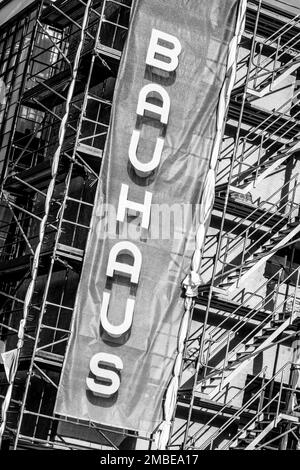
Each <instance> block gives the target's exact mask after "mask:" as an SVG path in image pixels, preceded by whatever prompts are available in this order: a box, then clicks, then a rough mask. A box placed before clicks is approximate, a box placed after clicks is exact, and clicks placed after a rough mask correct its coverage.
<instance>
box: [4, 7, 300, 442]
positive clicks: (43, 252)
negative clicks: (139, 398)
mask: <svg viewBox="0 0 300 470" xmlns="http://www.w3.org/2000/svg"><path fill="white" fill-rule="evenodd" d="M131 3H132V2H131V0H72V1H70V0H56V1H55V2H52V1H48V0H45V1H38V2H34V3H33V4H32V6H31V7H30V9H29V10H28V11H27V14H26V17H25V16H24V17H22V19H21V20H20V19H19V20H18V21H17V22H15V23H14V25H13V26H10V27H9V28H6V29H5V28H3V31H4V32H3V33H2V35H1V36H0V57H1V59H0V66H1V69H0V78H1V79H3V81H4V83H6V84H8V85H9V86H8V88H7V94H6V102H5V104H4V105H3V106H2V107H1V108H0V126H1V139H2V142H1V147H0V148H1V150H0V162H1V167H2V178H1V202H0V213H1V226H0V297H1V304H2V305H1V317H0V341H1V342H0V346H1V348H2V350H3V351H11V350H16V351H17V352H16V357H15V361H16V362H15V368H14V369H15V373H14V376H13V377H12V380H11V382H10V383H9V384H8V382H7V379H6V375H5V371H4V368H3V365H1V366H2V367H1V369H0V377H1V380H0V396H1V399H2V400H5V397H7V393H8V389H9V387H11V396H10V399H9V403H8V405H9V406H8V407H7V410H6V413H5V416H2V421H3V420H4V424H5V432H4V438H3V442H2V445H3V447H5V446H6V447H10V448H14V449H22V448H37V449H38V448H45V449H59V448H61V449H81V448H112V449H122V448H123V449H124V448H125V449H128V448H132V447H134V446H135V445H136V437H137V436H135V435H134V434H133V433H132V432H130V431H128V430H117V429H107V428H105V427H104V426H101V425H99V424H97V423H93V422H89V423H87V422H79V421H76V422H75V421H74V420H70V419H68V418H65V417H61V416H57V415H55V414H54V405H55V399H56V392H57V388H58V383H59V378H60V373H61V370H62V365H63V361H64V355H65V351H66V346H67V343H68V339H69V336H70V323H71V319H72V312H73V308H74V302H75V297H76V289H77V286H78V282H79V277H80V272H81V268H82V263H83V259H84V253H85V244H86V240H87V236H88V232H89V228H90V221H91V214H92V209H93V202H94V197H95V192H96V186H97V180H98V175H99V171H100V167H101V159H102V155H103V151H104V146H105V140H106V136H107V133H108V129H109V122H110V112H111V106H112V100H113V91H114V85H115V80H116V76H117V73H118V65H119V61H120V58H121V53H122V48H123V46H124V42H125V39H126V33H127V30H128V24H129V20H130V11H131ZM275 3H276V2H275ZM299 13H300V12H299ZM0 31H1V30H0ZM0 34H1V33H0ZM12 44H15V47H10V45H12ZM299 68H300V14H299V15H297V16H295V15H294V14H292V13H287V12H283V11H282V10H280V9H278V8H277V7H275V6H274V2H269V1H267V0H264V1H262V0H249V1H248V5H247V16H246V27H245V31H244V33H243V37H242V41H241V44H240V60H239V63H238V69H237V79H236V84H235V86H234V89H233V92H232V96H231V102H230V106H229V110H228V115H227V120H226V126H225V131H224V139H223V146H222V149H221V152H220V158H219V164H218V175H217V187H216V194H215V202H214V211H213V215H212V221H211V229H212V231H211V233H209V234H208V236H207V238H206V245H205V248H204V256H203V260H202V265H201V275H202V276H203V278H204V279H205V282H204V284H203V285H202V286H201V287H200V288H199V294H198V297H197V299H196V305H195V308H194V312H193V317H192V318H191V320H190V328H189V335H188V338H187V340H186V344H185V351H184V362H183V366H182V371H181V387H180V389H179V393H178V400H177V406H176V411H175V414H174V419H173V432H172V435H171V437H170V440H169V445H168V448H169V449H189V450H191V449H199V450H202V449H215V448H224V449H233V448H238V449H253V448H255V449H279V448H296V447H297V446H298V442H299V439H300V434H299V416H300V415H299V414H298V413H299V412H298V409H299V405H298V404H297V399H298V396H299V393H300V388H299V386H298V380H297V374H298V372H297V371H298V367H299V366H298V365H297V363H298V362H297V361H298V360H299V357H298V355H299V354H300V351H298V350H299V329H298V323H299V322H298V317H299V313H300V297H299V289H298V285H299V280H300V261H299V259H297V253H298V251H297V242H298V241H299V239H300V235H299V232H300V224H299V216H300V214H299V204H300V200H299V195H300V193H299V185H300V181H299V177H298V174H297V155H298V154H297V152H298V151H299V149H300V137H299V136H300V117H299V115H300V106H299V102H300V88H299V86H298V85H299V80H298V73H299ZM286 80H288V81H289V80H290V81H291V85H290V88H292V92H291V93H290V94H289V95H288V96H286V97H284V99H281V98H280V100H281V101H280V103H279V104H278V105H276V107H275V109H270V107H269V104H268V103H269V101H270V100H273V102H277V97H278V93H279V91H280V90H281V89H284V87H285V86H286ZM284 96H285V95H284ZM274 97H275V98H274ZM265 103H267V104H265ZM275 173H278V174H279V173H280V174H283V175H284V177H283V180H282V184H281V185H280V187H279V188H274V190H272V191H271V192H270V191H269V192H267V196H265V195H264V193H263V192H262V193H261V194H259V197H257V199H255V200H254V197H256V196H253V194H254V195H255V194H256V193H257V191H256V188H258V187H259V185H260V184H261V183H262V184H263V182H264V181H268V178H269V177H270V176H272V175H274V174H275ZM212 253H213V254H212ZM276 263H277V264H276ZM262 266H266V270H265V273H264V280H263V281H262V282H260V283H259V285H258V286H257V287H255V288H252V287H251V283H249V286H247V288H244V287H243V286H244V283H245V280H247V279H251V276H253V275H255V273H256V272H257V271H258V269H259V268H261V267H262ZM241 287H242V288H241ZM280 345H287V346H291V347H292V348H293V350H294V355H293V358H292V359H288V360H286V362H285V364H283V365H280V366H278V367H277V366H276V367H275V368H274V370H272V372H271V373H269V372H267V370H266V366H265V365H264V364H262V365H261V367H259V370H258V371H256V372H255V373H253V374H250V373H248V374H246V375H245V374H244V376H245V380H244V383H243V384H242V385H239V387H238V390H236V389H235V387H231V384H232V383H233V381H234V380H235V379H236V378H237V377H238V376H239V375H242V371H245V369H247V367H248V366H249V364H251V363H252V362H253V361H254V360H255V359H256V358H257V357H258V356H259V354H262V353H264V352H267V351H270V350H271V349H272V348H273V349H274V347H275V348H279V347H280ZM298 353H299V354H298ZM275 355H277V356H278V349H277V353H276V354H275ZM78 430H80V431H78ZM76 436H77V437H76ZM138 439H139V440H140V441H141V443H142V444H141V447H143V448H145V447H148V448H152V446H153V436H138Z"/></svg>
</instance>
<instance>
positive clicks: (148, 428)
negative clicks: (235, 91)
mask: <svg viewBox="0 0 300 470" xmlns="http://www.w3.org/2000/svg"><path fill="white" fill-rule="evenodd" d="M238 3H239V2H238V1H237V0H210V1H207V0H201V1H200V0H172V1H171V2H170V1H167V0H139V1H137V2H135V7H134V10H133V14H132V18H131V25H130V29H129V34H128V38H127V42H126V45H125V49H124V51H123V55H122V60H121V64H120V70H119V74H118V79H117V83H116V90H115V95H114V104H113V109H112V116H111V123H110V131H109V135H108V140H107V144H106V150H105V156H104V160H103V164H102V169H101V175H100V181H99V183H98V190H97V195H96V201H95V208H94V213H93V218H92V225H91V231H90V236H89V239H88V244H87V248H86V254H85V259H84V264H83V270H82V275H81V281H80V285H79V289H78V294H77V299H76V306H75V311H74V320H73V326H72V335H71V339H70V342H69V347H68V351H67V354H66V358H65V363H64V368H63V373H62V378H61V382H60V386H59V392H58V398H57V403H56V409H55V411H56V413H58V414H60V415H64V416H69V417H73V418H78V419H81V420H87V421H93V422H97V423H100V424H103V425H108V426H113V427H114V428H116V427H118V428H123V429H130V430H135V431H139V432H143V433H151V432H153V431H154V430H155V428H157V426H158V425H159V423H160V422H161V420H162V418H163V413H162V409H163V408H162V403H163V398H164V394H165V392H166V389H167V386H168V383H169V381H170V378H171V376H172V369H173V367H174V362H175V358H176V357H177V355H176V348H177V341H178V334H179V327H180V324H181V320H182V317H183V312H184V305H183V302H184V299H183V297H182V292H181V290H182V287H181V284H182V280H183V279H184V277H185V276H186V274H187V273H188V272H189V268H190V263H191V256H192V253H193V252H194V248H195V247H194V242H193V243H191V234H192V233H194V232H195V231H196V220H195V214H196V213H197V211H196V210H195V208H196V207H197V206H198V205H199V202H200V201H201V197H202V195H203V191H204V188H205V191H206V192H207V194H212V191H213V186H212V185H211V184H208V185H207V186H206V187H205V181H206V178H207V175H208V172H209V162H210V159H211V154H212V151H213V147H214V142H215V138H216V129H217V124H216V123H217V112H218V103H219V97H220V93H221V90H222V87H223V85H224V82H225V81H226V79H227V77H226V71H227V68H226V64H227V60H228V49H229V43H230V41H231V40H232V38H233V35H234V31H235V25H236V19H237V7H238ZM153 30H156V31H158V32H162V33H167V34H169V35H172V36H174V37H176V38H177V39H178V41H179V42H180V46H181V51H180V54H179V55H178V66H177V67H176V70H175V71H170V72H167V71H162V70H161V69H160V68H159V60H162V61H166V60H165V58H163V57H162V56H163V53H162V54H161V55H160V54H156V56H155V57H156V59H157V60H158V66H156V67H154V66H152V65H147V64H146V58H147V57H148V55H147V53H148V52H149V50H148V49H149V43H150V39H151V37H152V36H151V35H152V32H153ZM157 44H159V45H160V46H162V47H166V48H168V47H169V48H172V44H171V45H170V43H168V39H167V37H165V39H164V38H163V35H161V37H160V39H159V41H158V43H157ZM173 45H174V44H173ZM166 62H167V61H166ZM150 84H156V85H159V86H160V87H162V88H163V89H164V90H165V91H166V92H167V94H168V96H169V100H170V109H169V114H168V118H167V123H162V122H161V120H160V119H159V118H161V116H158V115H157V113H155V112H154V111H153V110H152V112H150V113H149V112H148V111H149V109H148V111H147V113H146V112H145V114H144V115H141V113H139V115H138V114H137V106H138V102H139V96H140V92H141V90H142V89H144V87H145V86H146V85H150ZM147 102H148V104H149V103H151V104H152V105H153V106H154V107H155V106H156V107H159V106H162V103H165V100H164V99H163V98H162V96H161V95H160V96H159V94H155V92H154V93H152V94H151V95H149V97H148V99H147ZM154 109H155V108H154ZM156 109H157V108H156ZM155 114H156V115H155ZM134 130H136V131H140V134H139V135H140V137H139V142H138V146H137V149H136V150H137V152H136V153H137V154H138V158H139V160H140V161H142V162H143V163H145V162H149V161H150V160H151V158H152V156H153V149H154V148H155V145H156V143H157V142H158V138H160V139H162V140H163V150H162V153H161V158H160V162H159V165H158V166H157V168H155V169H154V170H153V171H152V172H151V173H150V174H149V175H148V176H147V177H145V174H143V175H141V174H139V173H138V172H137V171H135V169H134V168H133V165H132V163H131V161H130V160H129V147H130V144H132V135H133V131H134ZM124 185H127V186H126V187H124ZM122 188H123V189H122ZM124 188H125V189H126V188H127V191H128V192H127V193H126V191H125V193H126V194H125V196H127V199H128V200H130V201H134V202H135V203H139V204H141V205H143V204H144V203H145V200H146V199H145V197H146V193H147V194H148V196H149V194H150V195H151V216H150V222H149V226H148V228H146V229H145V228H143V229H141V224H142V221H143V220H144V218H143V217H142V215H144V214H143V213H142V212H139V211H135V212H134V213H132V212H128V211H127V210H126V222H127V225H126V224H125V223H123V222H118V223H116V224H115V225H114V224H113V223H112V224H111V222H112V219H113V218H114V217H113V213H114V211H113V210H111V209H114V208H115V210H116V211H117V209H118V208H119V206H120V194H121V192H122V190H123V193H122V194H123V200H124ZM205 199H206V200H208V199H209V201H211V197H210V198H205ZM205 204H206V202H205V201H204V203H203V207H202V211H204V212H205V213H207V211H208V210H209V209H210V205H211V204H210V203H209V204H208V207H206V206H205ZM104 208H106V209H105V210H104ZM107 211H108V212H109V211H111V213H110V215H109V218H107ZM200 211H201V208H200ZM145 218H146V217H145ZM122 220H123V219H122ZM124 220H125V219H124ZM144 222H145V221H144ZM146 225H147V224H146ZM108 226H109V227H108ZM125 229H126V230H125ZM127 240H128V241H130V242H131V243H132V244H133V245H134V246H135V247H137V249H138V251H139V252H140V254H141V269H140V273H139V278H138V282H137V283H133V282H132V278H130V277H128V276H126V275H124V273H123V274H122V272H121V271H122V270H120V269H119V270H118V272H117V270H115V271H114V272H113V273H112V272H110V273H107V266H108V259H109V255H110V253H111V249H112V248H113V247H114V246H115V245H116V244H117V243H119V242H120V241H127ZM117 260H118V262H119V263H120V264H123V265H125V264H126V263H127V264H132V259H131V257H130V253H128V252H126V251H125V252H124V253H122V254H121V255H120V256H119V257H118V258H117ZM130 260H131V261H130ZM105 293H106V294H110V300H109V310H108V312H109V313H108V315H109V316H108V318H109V321H110V322H111V324H113V325H119V324H121V323H122V321H123V319H124V313H125V308H126V302H127V299H128V298H130V299H132V300H133V301H134V313H133V319H132V324H131V328H130V330H129V331H128V332H127V333H126V334H124V337H122V338H117V339H116V338H114V337H112V336H109V335H108V334H107V332H106V331H105V328H103V325H101V322H100V312H101V308H103V303H104V294H105ZM106 298H107V297H106ZM98 353H107V354H111V355H114V356H116V357H118V358H120V360H121V362H122V367H119V372H118V374H119V376H120V385H119V388H118V390H117V391H116V393H114V394H113V395H112V396H110V397H105V396H103V395H102V396H100V395H99V394H98V395H97V394H94V393H93V392H92V391H91V389H89V387H88V386H87V379H91V380H94V381H95V384H97V378H96V377H95V375H94V374H93V371H91V370H90V361H91V359H92V358H93V357H95V355H97V354H98ZM108 369H110V367H108ZM100 382H101V381H100ZM102 383H103V384H104V385H105V383H106V384H108V385H109V383H110V381H109V379H107V380H106V382H105V380H102Z"/></svg>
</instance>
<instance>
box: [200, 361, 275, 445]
mask: <svg viewBox="0 0 300 470" xmlns="http://www.w3.org/2000/svg"><path fill="white" fill-rule="evenodd" d="M267 369H268V367H267V366H265V367H264V368H263V369H262V370H261V371H259V372H258V373H257V374H256V375H255V376H254V377H253V378H252V379H251V380H250V382H248V383H247V385H246V386H245V388H242V389H240V390H239V391H238V392H237V393H236V394H235V395H234V396H233V397H232V398H231V399H230V400H229V401H228V402H226V403H225V404H224V405H223V406H222V408H221V409H220V410H219V411H218V412H217V413H216V414H214V416H212V418H210V420H209V421H208V422H207V423H205V425H204V426H203V427H202V428H201V429H200V430H199V431H197V439H199V438H200V437H201V436H202V435H203V434H204V433H205V432H206V430H207V429H208V428H209V427H210V425H211V423H213V421H214V420H216V419H218V417H219V416H220V415H221V414H222V413H223V411H224V410H226V408H228V406H229V405H230V404H231V403H233V402H234V401H235V400H236V399H237V398H238V396H239V395H241V394H242V393H244V392H245V389H246V388H247V387H249V386H250V385H251V384H252V383H253V382H254V381H255V380H256V379H257V378H258V377H259V376H260V375H261V374H263V376H264V375H265V373H266V371H267ZM200 431H202V433H201V435H200V434H199V435H198V433H199V432H200ZM193 438H194V436H193Z"/></svg>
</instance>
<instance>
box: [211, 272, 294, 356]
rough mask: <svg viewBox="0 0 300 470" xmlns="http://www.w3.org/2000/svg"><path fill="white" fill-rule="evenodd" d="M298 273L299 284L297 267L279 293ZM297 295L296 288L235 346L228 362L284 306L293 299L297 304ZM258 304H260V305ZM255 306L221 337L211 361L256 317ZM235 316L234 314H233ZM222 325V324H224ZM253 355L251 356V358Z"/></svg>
mask: <svg viewBox="0 0 300 470" xmlns="http://www.w3.org/2000/svg"><path fill="white" fill-rule="evenodd" d="M296 272H297V284H298V283H299V274H300V267H297V268H295V269H294V270H293V271H292V273H290V274H289V275H288V276H287V277H286V278H285V279H284V280H283V281H282V282H281V283H280V284H279V285H278V286H277V292H278V291H279V288H280V287H281V286H282V285H283V284H284V283H286V282H287V281H288V280H289V279H290V278H291V277H292V276H294V274H295V273H296ZM296 294H297V290H296V288H295V292H294V293H293V294H292V295H288V296H287V297H286V298H285V299H284V300H283V301H282V302H281V303H280V304H279V305H278V306H276V308H275V309H273V310H272V311H271V312H270V313H269V314H268V315H266V318H264V320H263V321H262V322H261V323H259V324H258V325H257V326H256V327H255V328H254V329H252V330H251V331H250V333H248V335H247V336H246V337H243V339H241V341H240V342H239V343H238V344H235V345H234V348H233V350H231V351H230V352H229V354H228V360H230V358H231V357H232V356H233V355H235V354H236V352H237V349H238V348H239V347H240V346H241V345H242V344H245V343H247V340H248V339H250V338H251V337H253V336H254V335H255V333H257V332H258V331H259V330H261V329H262V328H264V327H265V326H266V324H267V323H268V322H269V321H270V319H271V318H272V317H273V316H275V314H276V313H277V312H278V311H279V309H280V308H281V307H283V306H285V305H286V304H287V303H288V302H289V301H290V300H291V299H293V302H294V303H295V299H296ZM273 295H274V292H270V294H268V295H267V296H266V298H265V299H263V300H262V301H260V302H259V303H263V302H266V301H267V302H268V301H269V300H270V299H271V298H272V296H273ZM259 303H258V304H259ZM258 304H256V305H255V307H254V308H252V310H250V311H249V312H248V313H247V315H245V316H244V317H243V318H242V320H240V321H239V322H238V323H237V324H236V325H235V326H234V327H233V329H232V330H230V332H229V333H227V332H226V333H225V334H223V335H221V338H218V341H217V342H218V344H219V345H218V347H217V348H215V349H214V350H213V351H212V356H211V357H210V359H212V357H214V356H215V355H216V354H217V353H218V352H219V351H220V350H221V349H222V348H223V347H225V345H226V343H227V339H228V338H230V335H232V333H233V332H234V333H235V334H236V333H238V332H239V331H240V330H241V329H242V328H243V327H245V325H247V323H248V322H250V320H251V319H253V317H254V316H255V315H256V313H257V305H258ZM232 315H233V313H232ZM232 315H230V316H228V317H227V318H226V319H225V320H223V322H222V323H224V322H225V321H227V320H228V319H229V318H231V317H232ZM222 323H221V324H222ZM221 324H220V325H218V326H216V327H215V329H214V330H213V331H216V330H218V329H219V328H220V326H221ZM220 341H221V344H220ZM250 355H251V354H249V356H250Z"/></svg>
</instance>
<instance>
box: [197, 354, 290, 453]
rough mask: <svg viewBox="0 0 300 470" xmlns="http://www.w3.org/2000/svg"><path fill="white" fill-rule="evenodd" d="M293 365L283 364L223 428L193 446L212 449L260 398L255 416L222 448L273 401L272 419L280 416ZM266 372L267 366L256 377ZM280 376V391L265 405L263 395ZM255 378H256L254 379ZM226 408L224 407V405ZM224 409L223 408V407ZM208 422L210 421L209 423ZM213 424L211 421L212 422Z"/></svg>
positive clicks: (234, 438) (227, 445)
mask: <svg viewBox="0 0 300 470" xmlns="http://www.w3.org/2000/svg"><path fill="white" fill-rule="evenodd" d="M291 365H292V363H291V362H287V363H286V364H285V365H284V366H282V367H281V368H280V369H279V370H278V371H277V372H276V373H275V374H274V375H273V376H272V378H271V379H269V380H267V381H264V383H263V385H262V387H261V388H260V389H259V390H258V391H257V392H256V393H255V394H254V395H253V396H252V397H251V398H250V399H249V400H248V401H247V402H246V403H245V404H244V405H243V406H242V407H241V408H239V410H238V411H237V412H236V413H235V414H234V415H233V416H232V417H231V418H230V419H229V420H228V421H226V423H225V424H224V425H223V426H221V428H219V429H218V430H217V431H216V432H215V433H214V434H213V435H212V436H211V437H209V438H208V439H207V440H206V441H205V442H204V443H202V444H201V445H200V446H199V447H196V446H195V445H194V446H193V448H194V449H195V448H196V449H197V450H204V449H207V448H209V449H212V448H213V446H214V443H215V441H216V439H217V438H218V437H220V436H221V435H222V434H223V433H224V432H225V431H226V430H227V429H228V428H229V427H230V426H231V425H232V424H233V423H235V422H236V421H237V420H238V419H239V417H240V416H241V415H242V414H243V413H244V412H246V411H247V410H249V409H250V406H251V405H252V404H253V403H255V401H256V400H258V407H257V411H256V413H255V416H254V417H253V418H252V419H251V420H250V421H248V422H247V424H246V425H245V426H244V427H243V428H242V429H241V430H239V431H238V433H237V434H236V435H235V436H234V437H233V438H232V439H231V440H230V441H229V442H227V443H226V444H225V446H224V447H222V450H225V449H228V448H229V447H230V446H231V445H232V444H233V443H234V442H235V441H236V440H237V439H238V438H239V436H240V435H241V434H242V433H243V432H244V431H246V429H249V426H251V424H253V423H255V422H256V421H258V419H259V418H260V416H262V415H263V414H264V413H265V412H267V411H268V408H270V405H271V404H272V403H276V404H277V407H276V411H275V412H274V413H272V419H275V421H276V419H278V416H279V413H280V401H281V397H282V390H283V388H284V385H283V380H284V374H285V372H286V370H287V369H288V368H290V367H291ZM265 372H266V368H265V369H264V370H263V371H261V372H260V373H259V374H257V375H256V377H255V378H257V377H258V376H259V375H260V374H261V373H263V374H265ZM277 377H279V380H280V388H279V391H278V392H277V393H276V394H275V395H274V396H273V397H272V398H271V399H270V400H268V402H267V404H266V405H263V401H264V400H263V399H262V396H264V394H265V392H266V390H267V387H268V386H269V385H271V384H272V383H273V382H274V381H275V379H276V378H277ZM253 380H254V379H253ZM253 380H252V381H251V382H250V383H249V384H251V383H252V382H253ZM249 384H247V385H246V386H245V387H243V389H242V390H240V392H239V393H238V395H239V394H240V393H242V392H245V390H247V387H248V386H249ZM235 398H236V396H235V397H233V399H232V400H231V401H234V399H235ZM276 400H277V401H276ZM223 408H224V407H223ZM222 410H223V409H222ZM221 412H222V411H221V410H220V411H219V412H218V413H217V414H216V415H215V416H214V417H213V420H215V419H217V417H219V416H220V413H221ZM268 414H269V415H270V414H271V412H270V411H269V412H268ZM207 424H208V423H207ZM210 424H211V423H210ZM201 431H202V430H199V431H198V432H197V433H195V434H194V436H192V437H190V438H189V440H190V442H191V441H192V442H195V441H196V440H199V439H200V438H201V436H202V435H203V434H201Z"/></svg>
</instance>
